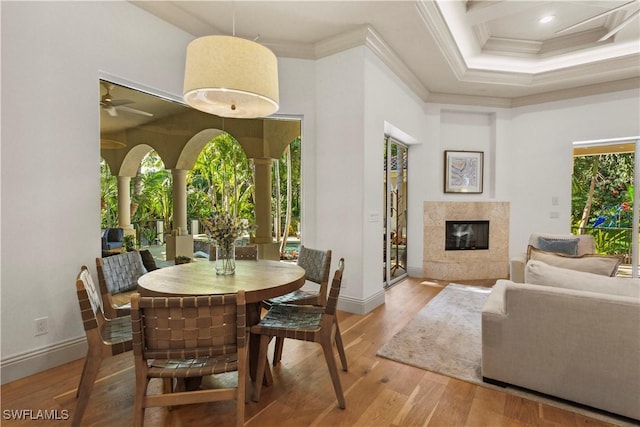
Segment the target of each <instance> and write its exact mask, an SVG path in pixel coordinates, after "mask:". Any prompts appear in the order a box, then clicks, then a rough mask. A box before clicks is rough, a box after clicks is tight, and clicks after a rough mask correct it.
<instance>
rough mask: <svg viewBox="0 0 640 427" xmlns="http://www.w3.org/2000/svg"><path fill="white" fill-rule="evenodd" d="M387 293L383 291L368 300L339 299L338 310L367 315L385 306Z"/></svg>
mask: <svg viewBox="0 0 640 427" xmlns="http://www.w3.org/2000/svg"><path fill="white" fill-rule="evenodd" d="M384 297H385V291H384V289H381V290H380V291H378V292H376V293H375V294H373V295H371V296H370V297H369V298H367V299H364V300H362V299H357V298H353V297H339V298H338V310H342V311H347V312H349V313H355V314H367V313H369V312H370V311H372V310H374V309H375V308H376V307H378V306H381V305H382V304H384Z"/></svg>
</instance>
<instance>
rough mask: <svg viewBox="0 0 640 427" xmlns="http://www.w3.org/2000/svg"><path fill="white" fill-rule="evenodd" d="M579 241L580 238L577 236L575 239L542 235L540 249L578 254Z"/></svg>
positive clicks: (539, 243)
mask: <svg viewBox="0 0 640 427" xmlns="http://www.w3.org/2000/svg"><path fill="white" fill-rule="evenodd" d="M578 242H580V239H579V238H577V237H576V238H575V239H553V238H548V237H542V236H540V237H539V238H538V249H542V250H543V251H547V252H556V253H560V254H567V255H571V256H576V255H578Z"/></svg>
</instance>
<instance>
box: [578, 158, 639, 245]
mask: <svg viewBox="0 0 640 427" xmlns="http://www.w3.org/2000/svg"><path fill="white" fill-rule="evenodd" d="M595 163H597V170H596V172H595V188H594V192H593V198H592V199H591V203H592V206H591V210H590V214H589V219H588V222H587V232H588V233H589V234H592V235H593V236H594V239H595V241H596V248H597V251H598V252H599V253H602V254H610V255H624V256H627V257H628V256H629V254H630V252H631V240H632V239H631V227H632V221H633V217H632V214H631V211H632V206H633V194H634V187H633V171H634V155H633V154H632V153H618V154H603V155H598V156H581V157H575V158H574V167H573V180H572V204H571V224H572V230H574V232H577V231H578V226H579V223H580V218H581V216H582V212H583V210H584V208H585V205H586V204H587V202H588V198H589V186H590V184H591V180H592V177H593V176H594V172H593V170H594V164H595Z"/></svg>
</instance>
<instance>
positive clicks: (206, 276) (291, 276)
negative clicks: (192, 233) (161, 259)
mask: <svg viewBox="0 0 640 427" xmlns="http://www.w3.org/2000/svg"><path fill="white" fill-rule="evenodd" d="M304 282H305V271H304V269H303V268H302V267H300V266H298V265H297V264H293V263H287V262H280V261H268V260H259V261H236V271H235V273H234V274H232V275H228V276H220V275H217V274H216V263H215V261H195V262H190V263H187V264H180V265H175V266H171V267H164V268H159V269H157V270H154V271H150V272H149V273H146V274H143V275H142V276H141V277H140V278H139V279H138V292H139V293H140V295H142V296H164V297H166V296H199V295H217V294H228V293H235V292H236V291H237V290H238V289H244V295H245V300H246V303H247V326H253V325H255V324H257V323H258V322H259V321H260V310H261V305H260V302H261V301H262V300H266V299H270V298H274V297H277V296H280V295H284V294H287V293H289V292H293V291H295V290H297V289H300V288H301V287H302V285H304ZM259 344H260V337H258V336H250V339H249V361H250V374H251V378H252V379H254V380H255V373H256V368H257V366H258V360H257V358H258V349H259V347H260V345H259ZM267 376H269V373H267ZM268 383H270V380H269V378H267V384H268Z"/></svg>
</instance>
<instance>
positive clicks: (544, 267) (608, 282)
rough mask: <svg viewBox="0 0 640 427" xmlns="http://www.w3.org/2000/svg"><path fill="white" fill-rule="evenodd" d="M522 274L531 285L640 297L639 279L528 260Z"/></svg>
mask: <svg viewBox="0 0 640 427" xmlns="http://www.w3.org/2000/svg"><path fill="white" fill-rule="evenodd" d="M524 276H525V283H529V284H531V285H541V286H553V287H557V288H565V289H576V290H580V291H587V292H598V293H604V294H609V295H617V296H627V297H634V298H638V297H640V280H638V279H629V278H623V277H604V276H602V275H598V274H593V273H585V272H582V271H576V270H568V269H565V268H560V267H554V266H552V265H548V264H545V263H544V262H542V261H535V260H532V261H529V262H528V263H527V265H526V267H525V270H524Z"/></svg>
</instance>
